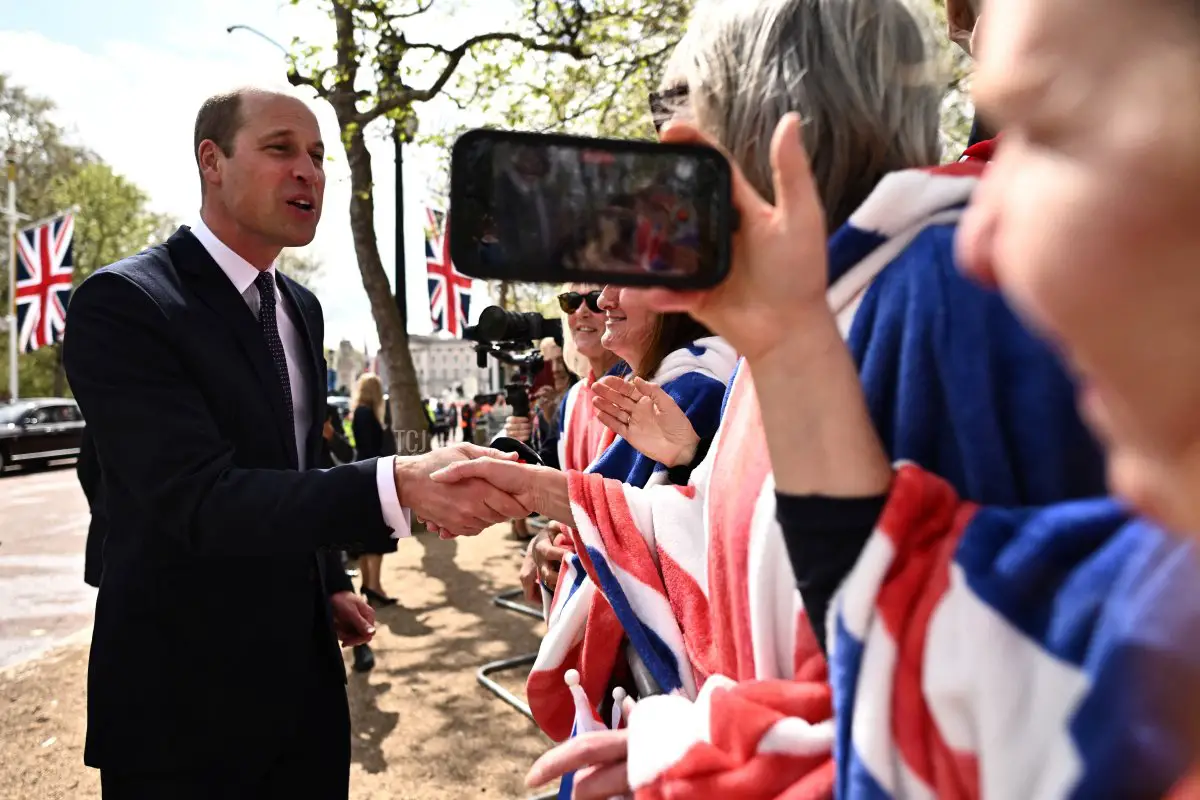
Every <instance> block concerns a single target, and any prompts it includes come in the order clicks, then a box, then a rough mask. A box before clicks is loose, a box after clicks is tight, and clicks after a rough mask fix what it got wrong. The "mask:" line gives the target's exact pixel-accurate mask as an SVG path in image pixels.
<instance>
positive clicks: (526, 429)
mask: <svg viewBox="0 0 1200 800" xmlns="http://www.w3.org/2000/svg"><path fill="white" fill-rule="evenodd" d="M599 304H600V287H598V286H594V285H590V284H582V283H574V284H569V285H568V286H567V287H566V291H565V292H563V293H561V294H560V295H558V306H559V308H560V309H561V310H562V313H563V314H564V316H565V317H566V319H565V323H566V324H565V325H563V363H564V365H565V366H566V367H567V369H568V370H569V371H570V372H572V373H575V374H579V375H583V376H584V378H583V379H582V380H580V381H578V382H576V383H574V384H573V385H572V386H571V387H570V388H569V389H568V390H567V392H566V394H565V395H564V396H563V399H562V402H561V404H560V406H559V409H558V412H557V415H556V416H557V418H558V424H557V431H558V435H557V437H556V446H555V448H554V449H546V450H544V451H543V452H541V453H540V455H541V458H542V463H543V464H545V465H546V466H549V467H554V468H556V469H563V470H568V469H578V470H584V469H587V468H588V467H589V466H590V465H591V463H592V462H593V461H594V460H595V459H596V458H597V457H598V456H599V455H600V453H602V452H603V450H604V447H603V444H604V442H605V438H606V433H605V428H604V426H603V425H602V424H600V422H599V421H598V420H597V419H596V417H595V414H593V413H592V388H591V387H592V385H593V384H594V383H595V382H596V381H597V380H598V379H599V378H602V377H604V376H605V375H610V374H611V375H621V374H624V373H625V372H626V371H628V367H627V366H626V365H625V364H624V363H622V362H621V360H620V359H619V358H618V357H617V356H616V355H615V354H614V353H612V352H611V351H609V350H607V349H606V348H605V347H604V345H603V344H601V341H600V339H601V337H602V336H603V335H604V312H603V311H602V310H601V309H600V305H599ZM531 433H532V425H531V423H530V421H529V420H527V419H521V418H520V417H509V418H508V420H507V422H506V423H505V434H506V435H508V436H511V437H513V438H514V439H518V440H519V441H523V442H525V441H528V440H529V438H530V436H531ZM563 537H565V534H564V532H563V531H562V530H561V529H560V528H558V527H557V526H554V525H552V526H550V527H548V528H547V529H545V530H542V531H539V532H538V533H537V534H536V535H535V536H534V537H533V539H532V540H531V541H530V543H529V547H528V548H526V550H525V558H524V560H523V561H522V564H521V570H520V578H521V585H522V587H524V589H525V596H526V597H527V598H528V599H529V600H530V601H531V602H537V601H538V600H540V599H541V596H542V590H541V588H540V586H539V582H540V583H545V584H546V585H547V586H550V587H553V586H554V585H555V583H556V582H557V580H558V565H559V564H560V563H561V562H562V559H563V555H564V554H565V552H566V551H565V550H564V549H563V548H562V547H561V546H560V545H561V543H562V542H561V539H562V538H563Z"/></svg>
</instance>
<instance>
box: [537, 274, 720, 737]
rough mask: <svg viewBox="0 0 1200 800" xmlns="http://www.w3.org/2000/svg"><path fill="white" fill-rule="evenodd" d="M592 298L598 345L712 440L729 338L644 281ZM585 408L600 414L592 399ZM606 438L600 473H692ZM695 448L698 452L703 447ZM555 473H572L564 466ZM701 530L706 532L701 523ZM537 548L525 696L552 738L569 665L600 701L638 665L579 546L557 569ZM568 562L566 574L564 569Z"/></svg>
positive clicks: (675, 479)
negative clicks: (533, 631) (536, 612)
mask: <svg viewBox="0 0 1200 800" xmlns="http://www.w3.org/2000/svg"><path fill="white" fill-rule="evenodd" d="M596 300H597V307H598V308H600V309H601V310H602V311H603V312H604V333H603V335H602V336H601V337H600V344H601V346H602V347H603V348H604V349H606V350H608V351H610V352H611V353H613V354H614V355H615V356H616V357H618V358H620V359H622V361H623V362H624V363H625V364H626V365H627V366H628V368H629V370H630V371H631V372H632V374H633V375H634V376H636V377H639V378H642V379H645V380H653V381H655V382H656V383H657V384H658V385H659V386H660V388H661V390H662V391H663V393H664V394H666V395H667V396H669V397H670V398H671V399H672V401H673V402H674V403H675V405H677V406H678V407H679V408H680V409H682V410H683V412H684V414H685V416H686V417H687V419H688V421H689V423H690V424H691V426H692V427H693V429H694V430H696V431H697V433H698V434H699V435H700V436H701V438H702V439H704V440H706V441H711V440H712V437H713V435H714V434H715V433H716V430H717V425H718V423H719V420H720V411H721V400H722V398H723V397H724V396H725V389H726V383H727V382H728V380H729V378H730V376H731V374H732V373H733V369H734V365H735V363H736V361H737V356H736V354H735V353H734V352H733V350H732V348H730V347H729V346H728V345H727V344H726V343H725V342H724V341H723V340H721V339H720V338H718V337H714V336H711V335H710V334H709V332H708V330H707V329H706V328H705V327H704V326H703V325H700V324H698V323H696V322H695V321H694V320H692V319H691V318H690V317H688V316H687V315H686V314H674V313H666V314H663V313H659V312H656V311H654V310H652V309H651V308H650V307H649V306H648V304H647V302H646V300H647V294H646V291H645V290H641V289H632V288H628V287H624V288H619V287H616V286H607V287H605V288H604V289H603V290H602V291H601V292H600V294H599V295H598V297H597V298H596ZM583 411H585V412H586V413H588V414H590V415H594V414H595V410H594V409H593V408H588V409H583ZM606 430H607V429H606ZM601 445H603V446H604V450H603V452H602V453H601V454H600V456H599V457H598V458H596V459H595V460H594V461H593V462H592V463H591V464H590V465H589V466H588V467H587V470H586V471H587V473H589V474H590V475H592V476H595V477H596V478H598V479H602V478H607V479H610V480H612V481H614V482H620V483H621V484H622V485H625V486H629V487H635V488H641V487H645V486H648V485H650V484H666V483H676V484H686V483H687V477H688V473H689V471H690V468H691V466H692V465H691V464H681V465H676V466H675V467H668V465H665V464H661V463H659V462H656V461H655V460H654V459H653V458H652V457H649V456H647V455H646V454H643V453H640V452H638V451H637V450H636V449H635V448H634V447H633V446H632V445H631V444H630V443H629V442H627V441H625V440H623V439H620V438H618V437H616V436H615V435H613V434H612V433H611V432H608V433H607V435H605V436H604V437H603V438H602V440H601ZM695 455H696V458H697V461H699V460H702V459H703V457H704V452H698V453H696V454H695ZM529 469H540V470H544V469H545V467H529ZM554 474H555V475H556V476H558V477H559V478H560V479H561V482H562V483H563V484H565V483H566V481H567V477H566V475H564V474H563V473H561V472H556V473H554ZM562 521H563V520H561V518H559V522H562ZM695 533H696V534H697V535H700V534H701V531H695ZM555 534H556V538H557V537H558V536H566V537H568V538H569V536H570V534H569V532H567V531H564V530H562V529H561V526H558V525H556V526H555ZM555 545H556V546H557V547H559V549H567V548H566V547H565V545H566V542H562V541H555ZM533 557H534V560H535V564H536V566H537V571H538V573H539V574H541V573H547V574H548V575H549V577H551V578H553V579H554V583H553V585H551V582H550V581H547V582H546V583H545V585H544V586H543V587H542V589H541V591H542V592H543V593H544V598H543V606H544V608H546V609H547V614H546V616H547V628H548V629H547V633H546V636H545V638H544V639H543V640H542V646H541V649H540V652H539V657H538V661H537V662H536V663H535V664H534V668H533V670H532V671H531V673H530V677H529V681H528V685H527V686H528V689H527V691H528V696H529V705H530V708H531V710H532V711H533V714H534V719H535V721H536V722H537V723H538V725H539V726H540V727H541V728H542V729H543V730H544V731H546V732H547V733H548V734H549V735H551V736H552V737H553V738H555V739H562V738H565V737H567V736H568V735H569V734H570V733H571V730H572V722H573V720H574V712H573V711H572V708H573V703H572V701H571V696H570V693H569V692H568V691H567V688H566V685H565V683H564V681H563V676H564V674H565V673H566V672H567V671H568V670H569V669H577V670H578V671H579V673H580V676H581V684H582V686H583V687H584V690H585V691H586V693H587V695H588V697H589V699H590V700H591V702H592V703H593V704H594V706H595V707H597V708H599V707H601V706H602V705H604V703H605V702H606V701H607V698H608V697H609V694H608V692H609V690H610V689H611V688H612V687H613V686H614V685H622V686H624V687H626V689H627V690H628V691H631V692H632V691H634V690H635V686H634V681H633V670H634V669H637V665H636V664H633V663H631V661H630V660H627V659H626V657H625V652H624V649H623V644H624V636H625V631H623V629H622V625H621V623H620V622H619V621H618V618H617V617H616V614H615V612H614V610H613V608H612V607H611V606H610V605H609V603H608V602H607V600H606V597H605V594H604V593H603V592H602V591H601V590H600V589H598V588H597V587H598V585H599V583H600V582H599V581H598V580H596V578H595V577H594V576H593V575H592V574H585V568H584V566H583V563H584V562H583V560H582V559H583V555H582V554H580V555H571V556H570V557H569V558H564V559H562V562H561V567H560V568H559V569H556V566H558V565H555V564H551V563H541V564H538V563H537V559H538V557H539V556H538V553H537V552H536V551H535V552H534V554H533ZM563 571H566V572H567V573H569V575H570V577H569V578H564V577H563V574H562V573H563ZM576 576H577V577H576ZM636 633H637V632H636V631H635V632H634V635H636ZM639 645H641V646H640V647H639ZM634 646H635V648H636V649H637V650H638V657H641V658H644V657H645V656H643V655H642V652H643V648H645V647H647V646H648V643H647V640H646V639H640V640H638V641H635V642H634Z"/></svg>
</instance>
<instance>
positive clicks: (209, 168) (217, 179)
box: [196, 139, 225, 186]
mask: <svg viewBox="0 0 1200 800" xmlns="http://www.w3.org/2000/svg"><path fill="white" fill-rule="evenodd" d="M224 158H225V154H224V153H222V152H221V148H220V147H218V146H217V143H216V142H214V141H213V140H212V139H205V140H204V141H202V142H201V143H200V146H199V147H198V148H197V149H196V160H197V161H198V162H199V164H200V175H201V177H202V179H203V180H204V183H205V184H212V185H214V186H220V185H221V167H222V161H223V160H224Z"/></svg>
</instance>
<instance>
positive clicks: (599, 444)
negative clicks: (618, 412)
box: [558, 361, 629, 470]
mask: <svg viewBox="0 0 1200 800" xmlns="http://www.w3.org/2000/svg"><path fill="white" fill-rule="evenodd" d="M627 372H629V367H628V366H627V365H626V364H625V362H623V361H618V362H617V363H616V364H615V365H614V366H613V367H612V369H610V370H609V371H608V372H606V373H605V375H606V376H608V375H624V374H626V373H627ZM595 382H596V375H595V373H593V372H588V374H587V377H586V378H584V379H583V380H581V381H576V382H575V383H574V385H572V386H571V388H570V389H568V390H567V393H566V395H564V396H563V400H562V404H561V405H560V406H559V409H558V467H559V469H562V470H568V469H580V470H583V469H587V468H588V467H589V466H590V465H591V463H592V462H593V461H595V460H596V459H597V458H598V457H599V455H600V454H601V453H603V452H604V448H605V447H606V446H607V445H608V444H610V443H611V442H612V439H611V437H610V436H609V430H608V428H606V427H604V425H603V423H601V422H600V421H599V420H597V419H596V415H595V414H594V413H592V398H593V397H594V396H595V395H593V394H592V384H593V383H595Z"/></svg>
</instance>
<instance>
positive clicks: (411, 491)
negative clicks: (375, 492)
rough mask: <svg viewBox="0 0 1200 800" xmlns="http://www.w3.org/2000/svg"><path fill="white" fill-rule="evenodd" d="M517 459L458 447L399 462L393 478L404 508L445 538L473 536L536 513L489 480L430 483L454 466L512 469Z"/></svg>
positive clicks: (485, 449) (488, 450) (471, 446)
mask: <svg viewBox="0 0 1200 800" xmlns="http://www.w3.org/2000/svg"><path fill="white" fill-rule="evenodd" d="M516 458H517V455H516V454H515V453H502V452H500V451H499V450H492V449H491V448H488V447H479V446H478V445H474V444H457V445H454V446H453V447H443V448H441V449H440V450H435V451H434V452H432V453H426V454H424V455H420V456H411V457H400V458H397V459H396V466H395V477H396V492H397V494H398V495H399V498H400V505H401V506H403V507H404V508H407V509H410V510H411V511H412V512H413V514H415V515H416V517H417V519H419V520H421V521H423V522H426V523H428V524H429V526H430V529H431V530H437V531H438V532H439V533H441V534H442V535H443V536H474V535H475V534H477V533H479V532H480V531H482V530H483V529H484V528H487V527H489V526H491V525H494V524H496V523H497V522H504V521H505V520H510V519H520V518H522V517H526V516H528V515H529V512H530V511H531V510H532V507H531V506H530V505H528V504H527V503H525V502H522V500H521V499H520V498H518V497H516V496H514V495H513V494H512V493H508V492H505V491H503V490H501V489H498V488H496V487H495V486H493V485H492V484H489V483H488V482H487V481H485V480H482V479H478V478H471V477H467V478H465V479H463V480H460V481H457V482H454V483H451V484H446V483H435V482H434V481H433V479H432V477H431V476H432V475H433V474H434V473H435V472H437V471H439V470H442V469H444V468H445V467H448V466H450V465H452V464H457V463H461V462H466V461H471V460H474V459H488V460H492V461H495V462H497V463H501V464H508V463H511V462H514V461H516ZM514 466H516V465H515V464H514Z"/></svg>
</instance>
